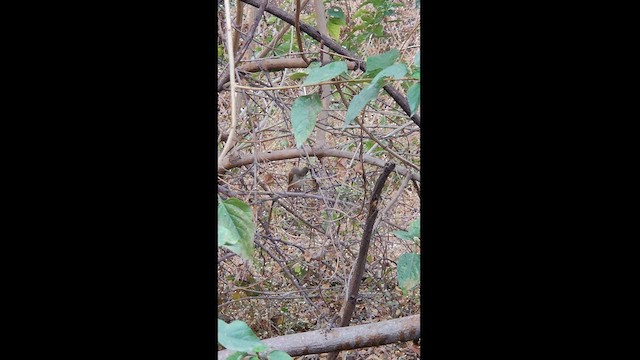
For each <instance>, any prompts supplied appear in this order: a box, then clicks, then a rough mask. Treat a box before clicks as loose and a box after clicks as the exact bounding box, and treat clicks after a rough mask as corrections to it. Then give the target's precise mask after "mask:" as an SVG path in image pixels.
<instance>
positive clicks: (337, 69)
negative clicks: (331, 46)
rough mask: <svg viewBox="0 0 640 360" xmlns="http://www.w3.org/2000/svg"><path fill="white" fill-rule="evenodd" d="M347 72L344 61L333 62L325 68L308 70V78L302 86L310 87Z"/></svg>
mask: <svg viewBox="0 0 640 360" xmlns="http://www.w3.org/2000/svg"><path fill="white" fill-rule="evenodd" d="M346 71H347V62H346V61H334V62H331V63H329V64H327V65H325V66H322V67H318V68H311V69H309V76H308V77H307V79H306V80H305V81H304V83H302V85H305V86H306V85H312V84H317V83H320V82H323V81H328V80H331V79H333V78H334V77H336V76H338V75H340V74H343V73H345V72H346Z"/></svg>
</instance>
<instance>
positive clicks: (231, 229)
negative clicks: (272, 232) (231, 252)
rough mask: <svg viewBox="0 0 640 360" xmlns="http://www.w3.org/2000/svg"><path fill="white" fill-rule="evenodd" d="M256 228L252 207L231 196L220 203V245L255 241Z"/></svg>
mask: <svg viewBox="0 0 640 360" xmlns="http://www.w3.org/2000/svg"><path fill="white" fill-rule="evenodd" d="M254 234H255V228H254V226H253V213H252V211H251V207H249V205H247V204H245V203H244V202H242V201H241V200H239V199H236V198H230V199H227V200H224V201H220V203H219V204H218V246H222V245H229V244H236V243H238V242H239V241H241V240H243V239H246V240H251V241H253V236H254Z"/></svg>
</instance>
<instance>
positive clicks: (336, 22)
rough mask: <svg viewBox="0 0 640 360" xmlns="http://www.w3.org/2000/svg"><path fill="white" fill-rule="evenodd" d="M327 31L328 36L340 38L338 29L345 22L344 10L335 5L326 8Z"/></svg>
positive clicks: (335, 38)
mask: <svg viewBox="0 0 640 360" xmlns="http://www.w3.org/2000/svg"><path fill="white" fill-rule="evenodd" d="M327 15H328V18H329V19H328V20H327V31H328V32H329V36H331V37H332V38H333V39H334V40H336V41H338V40H340V30H341V29H342V27H343V26H344V25H346V24H347V22H346V20H345V16H344V12H343V11H342V9H340V8H339V7H337V6H333V7H331V8H329V9H328V10H327Z"/></svg>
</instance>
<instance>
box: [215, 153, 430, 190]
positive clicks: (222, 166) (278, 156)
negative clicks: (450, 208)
mask: <svg viewBox="0 0 640 360" xmlns="http://www.w3.org/2000/svg"><path fill="white" fill-rule="evenodd" d="M306 154H309V156H315V157H323V156H331V157H338V158H345V159H354V158H358V155H357V154H354V153H353V152H349V151H343V150H337V149H331V148H326V149H316V148H312V147H310V146H305V147H304V148H303V149H284V150H275V151H267V152H262V153H258V154H255V155H254V154H249V155H246V156H243V157H240V156H234V157H231V158H229V157H227V158H225V159H223V160H222V161H221V162H218V174H224V173H225V172H226V171H227V170H229V169H233V168H236V167H239V166H243V165H249V164H253V163H254V161H255V162H260V163H265V162H269V161H277V160H285V159H296V158H302V157H304V156H306ZM363 160H364V162H365V163H367V164H371V165H376V166H379V167H384V166H385V165H386V162H385V161H384V160H381V159H378V158H375V157H373V156H371V155H366V154H365V155H363ZM394 171H395V172H396V173H398V174H401V175H404V176H411V178H412V179H415V180H416V181H420V174H419V173H415V172H412V171H411V170H409V169H407V168H405V167H402V166H396V168H395V170H394Z"/></svg>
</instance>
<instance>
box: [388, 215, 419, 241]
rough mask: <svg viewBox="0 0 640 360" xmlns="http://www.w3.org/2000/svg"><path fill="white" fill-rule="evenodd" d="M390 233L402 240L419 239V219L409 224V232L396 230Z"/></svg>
mask: <svg viewBox="0 0 640 360" xmlns="http://www.w3.org/2000/svg"><path fill="white" fill-rule="evenodd" d="M391 233H392V234H393V235H395V236H397V237H399V238H400V239H402V240H414V238H418V239H420V218H417V219H415V220H413V221H412V222H411V224H409V231H402V230H398V231H393V232H391Z"/></svg>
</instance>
